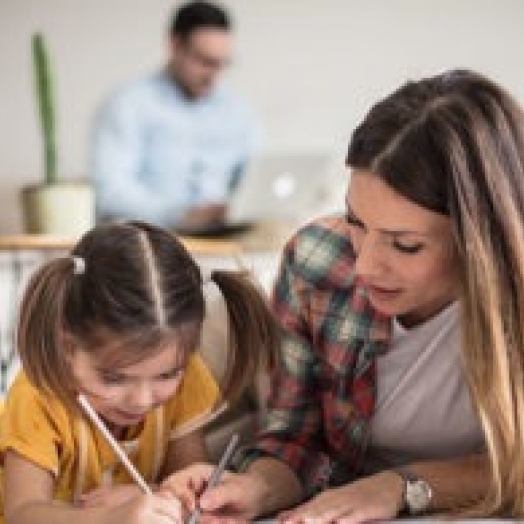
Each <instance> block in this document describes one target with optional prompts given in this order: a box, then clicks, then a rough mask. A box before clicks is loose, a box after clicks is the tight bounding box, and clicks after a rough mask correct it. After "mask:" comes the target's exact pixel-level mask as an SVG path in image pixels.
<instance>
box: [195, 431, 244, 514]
mask: <svg viewBox="0 0 524 524" xmlns="http://www.w3.org/2000/svg"><path fill="white" fill-rule="evenodd" d="M238 438H239V437H238V434H237V433H235V434H234V435H233V436H232V437H231V440H230V441H229V444H228V445H227V447H226V450H225V451H224V454H223V455H222V457H221V458H220V461H219V462H218V464H217V467H216V468H215V469H214V471H213V473H212V474H211V476H210V477H209V480H208V482H207V486H206V488H205V489H204V492H203V493H202V495H203V494H204V493H205V492H206V491H207V490H208V489H210V488H214V487H215V486H216V485H217V484H218V482H219V481H220V478H221V477H222V473H224V471H225V469H226V468H227V466H228V464H229V461H230V459H231V457H232V456H233V451H234V450H235V447H236V445H237V444H238ZM201 513H202V510H201V509H200V507H199V506H197V507H196V508H195V510H194V511H193V513H191V516H190V517H189V520H188V521H187V524H196V523H197V521H198V519H199V518H200V514H201Z"/></svg>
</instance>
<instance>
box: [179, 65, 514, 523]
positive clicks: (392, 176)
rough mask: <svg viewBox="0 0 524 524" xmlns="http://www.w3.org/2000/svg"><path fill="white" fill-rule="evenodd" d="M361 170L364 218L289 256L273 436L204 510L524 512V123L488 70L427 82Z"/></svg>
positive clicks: (367, 144) (306, 514) (377, 126)
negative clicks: (283, 334)
mask: <svg viewBox="0 0 524 524" xmlns="http://www.w3.org/2000/svg"><path fill="white" fill-rule="evenodd" d="M347 165H348V167H349V169H350V172H351V179H350V181H351V183H350V186H349V190H348V192H347V199H346V200H347V214H346V217H344V219H343V218H340V217H339V218H336V217H335V218H329V219H324V220H319V221H316V222H314V223H312V224H310V225H307V226H306V227H305V228H303V229H302V230H301V231H299V232H298V233H297V234H296V235H295V237H294V238H293V239H291V241H290V242H289V243H288V245H287V247H286V250H285V253H284V258H283V263H282V266H281V272H280V275H279V279H278V281H277V284H276V288H275V292H274V297H273V299H274V308H275V311H276V313H277V316H278V317H279V318H280V320H281V323H282V324H283V326H284V327H285V329H286V338H285V342H284V349H283V351H284V353H283V365H282V366H281V369H280V370H279V372H278V374H277V375H276V376H275V377H274V379H273V382H272V390H271V397H270V402H269V409H270V411H269V415H268V420H267V424H266V426H265V429H264V430H263V431H262V432H261V433H260V435H259V437H258V439H257V442H256V446H255V448H253V449H252V450H251V451H250V452H249V453H247V454H246V455H245V456H244V459H243V462H242V469H243V471H244V472H243V473H241V474H232V475H230V476H229V477H228V478H226V479H225V480H224V482H223V483H222V484H221V485H220V486H219V487H217V488H216V489H214V490H209V491H208V492H207V493H206V494H205V495H204V496H202V497H201V498H200V501H199V502H200V505H201V506H202V508H203V509H204V510H205V511H207V512H208V513H209V518H210V520H214V519H215V518H216V519H219V518H221V517H219V515H223V514H228V515H230V516H233V517H241V518H246V517H253V516H257V515H263V514H268V513H274V512H279V511H282V510H286V508H291V507H294V506H295V508H294V509H292V510H287V511H285V512H283V513H280V514H279V518H280V519H281V520H283V521H285V522H287V523H297V522H305V521H309V520H314V521H315V522H316V523H323V522H332V521H337V522H364V521H368V520H375V519H383V518H392V517H395V516H397V515H398V514H400V513H402V512H405V513H410V514H417V513H425V512H444V513H450V514H469V515H496V514H499V515H508V516H511V517H523V516H524V482H523V479H524V441H523V438H524V437H523V436H522V435H524V394H523V385H524V329H523V328H524V256H523V255H524V114H523V112H522V110H521V108H520V107H519V106H518V105H517V103H516V102H515V101H514V100H513V99H512V98H511V97H510V96H509V95H508V94H507V93H506V92H505V91H504V90H503V89H502V88H501V87H499V86H498V85H496V84H495V83H493V82H492V81H490V80H488V79H487V78H485V77H483V76H481V75H479V74H476V73H474V72H470V71H451V72H448V73H445V74H442V75H438V76H435V77H432V78H428V79H423V80H421V81H418V82H409V83H407V84H406V85H404V86H402V87H401V88H400V89H398V90H397V91H395V92H394V93H392V94H391V95H390V96H388V97H386V98H385V99H384V100H383V101H381V102H379V103H378V104H377V105H375V106H374V107H373V108H372V109H371V111H370V112H369V113H368V115H367V116H366V117H365V119H364V121H363V122H362V123H361V124H360V126H359V127H358V128H357V129H356V130H355V132H354V134H353V137H352V139H351V142H350V144H349V152H348V156H347ZM208 474H209V468H208V467H207V466H201V467H197V468H193V469H191V470H189V471H187V472H186V475H187V476H188V477H190V478H191V479H192V482H193V485H196V486H198V481H199V479H203V478H206V476H207V475H208ZM304 501H306V502H304ZM297 504H298V506H297Z"/></svg>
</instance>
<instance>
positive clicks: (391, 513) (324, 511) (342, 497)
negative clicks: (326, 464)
mask: <svg viewBox="0 0 524 524" xmlns="http://www.w3.org/2000/svg"><path fill="white" fill-rule="evenodd" d="M402 494H403V481H402V479H401V478H400V476H399V475H397V474H396V473H394V472H391V471H384V472H381V473H377V474H376V475H373V476H371V477H366V478H363V479H361V480H357V481H355V482H352V483H351V484H347V485H345V486H342V487H340V488H332V489H327V490H326V491H323V492H322V493H320V494H319V495H317V496H316V497H314V498H313V499H311V500H310V501H309V502H306V503H305V504H302V505H300V506H298V507H296V508H295V509H293V510H290V511H285V512H283V513H281V514H280V515H279V516H278V519H279V520H280V521H281V522H283V523H285V524H311V523H314V524H324V523H331V522H336V523H337V524H358V523H361V522H369V521H371V520H382V519H392V518H395V517H396V516H397V515H398V513H399V511H400V509H401V508H402Z"/></svg>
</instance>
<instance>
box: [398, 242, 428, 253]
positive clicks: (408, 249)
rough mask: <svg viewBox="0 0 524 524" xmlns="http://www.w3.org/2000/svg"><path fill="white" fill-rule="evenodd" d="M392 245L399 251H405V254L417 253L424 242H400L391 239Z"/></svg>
mask: <svg viewBox="0 0 524 524" xmlns="http://www.w3.org/2000/svg"><path fill="white" fill-rule="evenodd" d="M393 247H394V248H395V249H396V250H397V251H400V252H401V253H406V254H407V255H414V254H415V253H418V252H419V251H420V250H421V249H422V248H423V247H424V244H420V243H418V244H410V245H406V244H401V243H400V242H399V241H398V240H395V241H393Z"/></svg>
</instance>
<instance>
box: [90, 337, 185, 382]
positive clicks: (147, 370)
mask: <svg viewBox="0 0 524 524" xmlns="http://www.w3.org/2000/svg"><path fill="white" fill-rule="evenodd" d="M115 350H116V348H114V350H113V351H111V350H109V351H108V350H106V351H103V352H101V353H98V352H95V353H93V352H83V353H84V355H85V357H86V359H87V361H88V363H89V365H90V366H91V367H92V368H95V369H97V370H101V371H114V372H118V373H122V374H125V375H128V376H130V377H154V376H158V375H161V374H163V373H166V372H168V371H172V370H174V369H176V368H179V367H183V366H184V365H185V361H186V359H187V355H186V352H185V351H183V350H182V349H181V348H180V347H179V346H178V345H177V344H162V345H161V346H159V347H156V348H150V350H149V351H147V350H145V351H144V350H143V351H139V352H133V351H132V349H131V348H128V350H127V351H126V349H125V347H122V346H121V347H120V348H119V349H118V350H116V351H115ZM117 351H118V353H117ZM133 353H134V354H133ZM86 363H87V362H86Z"/></svg>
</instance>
